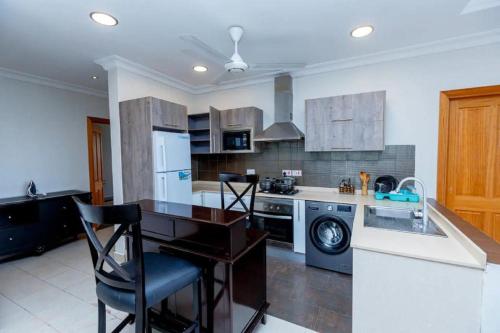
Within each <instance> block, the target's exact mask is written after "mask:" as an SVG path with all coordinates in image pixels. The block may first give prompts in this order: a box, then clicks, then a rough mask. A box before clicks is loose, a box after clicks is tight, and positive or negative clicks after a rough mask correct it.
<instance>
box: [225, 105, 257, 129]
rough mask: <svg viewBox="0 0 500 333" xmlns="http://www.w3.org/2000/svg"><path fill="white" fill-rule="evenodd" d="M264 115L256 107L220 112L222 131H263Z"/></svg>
mask: <svg viewBox="0 0 500 333" xmlns="http://www.w3.org/2000/svg"><path fill="white" fill-rule="evenodd" d="M262 121H263V113H262V110H261V109H259V108H256V107H244V108H237V109H228V110H222V111H220V127H221V128H222V129H239V128H258V127H259V124H260V127H261V128H260V130H262Z"/></svg>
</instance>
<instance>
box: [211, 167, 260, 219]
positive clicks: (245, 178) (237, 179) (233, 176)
mask: <svg viewBox="0 0 500 333" xmlns="http://www.w3.org/2000/svg"><path fill="white" fill-rule="evenodd" d="M219 182H220V194H221V207H222V209H224V210H230V209H231V208H233V207H234V206H235V205H236V204H238V203H240V204H241V206H242V207H243V209H244V210H245V212H247V213H249V214H250V215H249V218H248V219H249V221H250V222H252V221H253V210H254V205H255V192H256V190H257V184H258V183H259V176H258V175H240V174H237V173H232V172H222V173H220V174H219ZM231 183H245V184H247V187H245V189H244V190H243V191H242V192H241V193H238V191H236V190H235V188H234V187H233V186H232V185H231ZM224 186H227V187H228V188H229V190H231V192H232V193H233V194H234V195H235V199H234V200H233V201H231V202H230V203H229V204H228V205H227V206H226V202H225V198H224ZM248 192H250V205H248V206H247V205H246V204H245V201H244V200H243V197H244V196H245V195H246V194H247V193H248Z"/></svg>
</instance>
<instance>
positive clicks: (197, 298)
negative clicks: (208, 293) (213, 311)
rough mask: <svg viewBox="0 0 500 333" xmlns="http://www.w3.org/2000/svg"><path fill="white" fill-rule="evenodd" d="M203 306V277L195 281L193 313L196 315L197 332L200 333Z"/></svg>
mask: <svg viewBox="0 0 500 333" xmlns="http://www.w3.org/2000/svg"><path fill="white" fill-rule="evenodd" d="M202 311H203V306H202V304H201V278H200V279H198V280H197V281H196V282H194V283H193V314H194V315H195V322H196V328H195V330H194V331H195V333H200V330H201V325H202V315H201V313H202Z"/></svg>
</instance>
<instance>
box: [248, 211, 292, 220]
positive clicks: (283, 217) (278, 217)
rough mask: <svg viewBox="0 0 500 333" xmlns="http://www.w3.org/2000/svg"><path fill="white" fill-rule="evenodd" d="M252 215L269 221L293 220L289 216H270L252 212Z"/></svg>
mask: <svg viewBox="0 0 500 333" xmlns="http://www.w3.org/2000/svg"><path fill="white" fill-rule="evenodd" d="M253 215H255V216H260V217H269V218H271V219H277V220H290V221H291V220H293V217H292V216H289V215H271V214H264V213H260V212H255V211H254V212H253Z"/></svg>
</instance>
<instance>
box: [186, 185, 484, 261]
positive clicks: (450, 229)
mask: <svg viewBox="0 0 500 333" xmlns="http://www.w3.org/2000/svg"><path fill="white" fill-rule="evenodd" d="M234 185H236V186H235V188H237V187H238V186H237V185H239V184H234ZM219 186H220V185H219V183H218V182H213V181H195V182H193V192H202V191H205V192H219ZM297 189H298V190H299V193H297V194H295V195H293V196H287V195H276V194H268V193H257V194H256V195H257V196H265V197H279V198H289V199H294V200H310V201H323V202H336V203H345V204H354V205H356V206H357V208H356V215H355V219H354V225H353V231H352V239H351V246H352V247H353V248H355V249H362V250H368V251H374V252H380V253H386V254H392V255H397V256H404V257H410V258H415V259H422V260H428V261H434V262H440V263H446V264H452V265H458V266H464V267H470V268H475V269H485V267H486V260H487V257H486V253H485V252H484V251H483V250H481V249H480V248H479V247H478V246H477V245H476V244H475V243H474V242H473V241H471V240H470V239H469V238H467V236H465V234H463V233H462V232H461V231H460V230H459V229H458V228H457V227H456V226H455V225H454V224H453V223H452V222H451V221H450V220H448V219H447V218H446V217H445V216H444V215H442V214H441V213H440V212H439V211H438V210H437V209H436V208H434V207H433V206H431V205H429V217H430V218H431V219H432V220H433V221H434V222H435V223H436V224H437V225H438V226H439V227H440V228H441V229H442V230H443V231H444V232H445V233H446V235H447V237H436V236H429V235H420V234H411V233H404V232H398V231H393V230H386V229H378V228H370V227H365V226H364V206H365V205H375V206H385V207H411V208H414V207H418V206H419V205H418V204H416V203H405V202H394V201H388V200H375V198H374V197H373V195H368V196H363V195H360V194H355V195H348V194H340V193H338V190H336V189H333V188H323V187H304V186H298V187H297ZM228 192H229V189H228Z"/></svg>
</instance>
